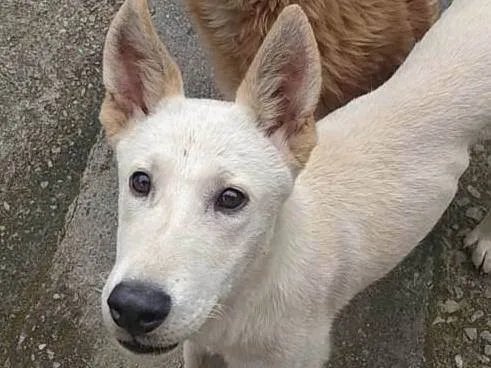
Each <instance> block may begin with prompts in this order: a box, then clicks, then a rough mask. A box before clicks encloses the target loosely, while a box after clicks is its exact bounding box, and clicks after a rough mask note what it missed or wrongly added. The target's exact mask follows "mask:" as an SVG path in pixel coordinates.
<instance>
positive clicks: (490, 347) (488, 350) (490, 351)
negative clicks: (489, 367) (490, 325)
mask: <svg viewBox="0 0 491 368" xmlns="http://www.w3.org/2000/svg"><path fill="white" fill-rule="evenodd" d="M484 354H486V355H487V356H491V345H486V346H485V347H484Z"/></svg>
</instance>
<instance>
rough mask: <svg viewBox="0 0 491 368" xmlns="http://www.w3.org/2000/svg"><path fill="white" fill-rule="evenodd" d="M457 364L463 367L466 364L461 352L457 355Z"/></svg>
mask: <svg viewBox="0 0 491 368" xmlns="http://www.w3.org/2000/svg"><path fill="white" fill-rule="evenodd" d="M455 366H456V367H457V368H462V367H463V366H464V360H463V359H462V356H461V355H460V354H458V355H456V356H455Z"/></svg>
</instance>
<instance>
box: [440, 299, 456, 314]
mask: <svg viewBox="0 0 491 368" xmlns="http://www.w3.org/2000/svg"><path fill="white" fill-rule="evenodd" d="M459 308H460V305H459V303H457V302H456V301H455V300H451V299H449V300H447V301H446V302H445V303H442V304H440V309H441V310H442V312H444V313H449V314H452V313H455V312H457V311H458V310H459Z"/></svg>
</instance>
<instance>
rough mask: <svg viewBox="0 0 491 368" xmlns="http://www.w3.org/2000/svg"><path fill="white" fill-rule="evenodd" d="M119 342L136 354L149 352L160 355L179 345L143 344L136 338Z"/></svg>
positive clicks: (149, 353)
mask: <svg viewBox="0 0 491 368" xmlns="http://www.w3.org/2000/svg"><path fill="white" fill-rule="evenodd" d="M118 342H119V343H120V344H121V345H122V346H123V347H124V348H125V349H128V350H129V351H131V352H132V353H134V354H140V355H143V354H148V355H160V354H166V353H169V352H171V351H172V350H174V349H175V348H177V346H178V345H179V344H178V343H177V344H173V345H168V346H155V345H146V344H141V343H139V342H138V341H136V340H131V341H124V340H118Z"/></svg>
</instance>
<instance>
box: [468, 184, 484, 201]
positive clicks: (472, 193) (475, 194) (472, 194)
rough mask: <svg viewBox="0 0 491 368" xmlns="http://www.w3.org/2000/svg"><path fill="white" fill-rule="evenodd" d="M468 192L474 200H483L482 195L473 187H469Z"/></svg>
mask: <svg viewBox="0 0 491 368" xmlns="http://www.w3.org/2000/svg"><path fill="white" fill-rule="evenodd" d="M467 191H468V192H469V193H470V195H471V196H473V197H474V198H478V199H479V198H481V193H479V191H478V190H477V189H476V188H474V187H473V186H472V185H468V186H467Z"/></svg>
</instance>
